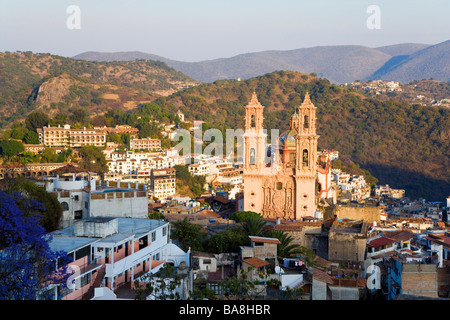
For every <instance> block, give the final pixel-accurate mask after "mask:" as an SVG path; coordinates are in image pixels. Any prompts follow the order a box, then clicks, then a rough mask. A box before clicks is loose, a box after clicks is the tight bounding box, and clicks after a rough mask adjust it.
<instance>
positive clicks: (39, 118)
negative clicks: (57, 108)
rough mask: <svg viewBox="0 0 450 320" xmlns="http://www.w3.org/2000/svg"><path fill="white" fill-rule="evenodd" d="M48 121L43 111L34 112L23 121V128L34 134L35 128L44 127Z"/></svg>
mask: <svg viewBox="0 0 450 320" xmlns="http://www.w3.org/2000/svg"><path fill="white" fill-rule="evenodd" d="M49 121H50V118H49V117H48V115H47V114H46V113H44V112H43V111H34V112H32V113H30V114H29V115H28V116H27V118H26V119H25V127H26V128H27V129H28V130H30V131H34V132H36V129H37V128H42V127H44V126H46V125H47V124H48V123H49Z"/></svg>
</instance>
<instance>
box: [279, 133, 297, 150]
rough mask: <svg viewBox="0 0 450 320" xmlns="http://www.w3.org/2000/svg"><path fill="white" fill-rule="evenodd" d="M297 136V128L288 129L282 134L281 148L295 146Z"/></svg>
mask: <svg viewBox="0 0 450 320" xmlns="http://www.w3.org/2000/svg"><path fill="white" fill-rule="evenodd" d="M296 136H297V130H292V129H290V130H287V131H285V132H283V133H282V134H281V135H280V147H281V148H283V147H284V148H289V147H291V148H295V137H296Z"/></svg>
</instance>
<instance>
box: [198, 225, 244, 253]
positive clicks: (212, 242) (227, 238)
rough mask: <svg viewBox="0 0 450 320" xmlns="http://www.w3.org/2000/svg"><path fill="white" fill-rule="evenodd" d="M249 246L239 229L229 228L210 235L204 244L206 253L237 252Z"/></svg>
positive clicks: (242, 231) (242, 230) (241, 230)
mask: <svg viewBox="0 0 450 320" xmlns="http://www.w3.org/2000/svg"><path fill="white" fill-rule="evenodd" d="M245 245H249V238H248V236H247V234H246V233H245V231H244V229H242V228H241V227H231V228H229V229H226V230H225V231H221V232H218V233H216V234H213V235H211V236H210V237H209V238H208V239H206V240H205V242H204V247H205V250H206V251H207V252H212V253H223V252H239V247H241V246H245Z"/></svg>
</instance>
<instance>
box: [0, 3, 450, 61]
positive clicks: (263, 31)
mask: <svg viewBox="0 0 450 320" xmlns="http://www.w3.org/2000/svg"><path fill="white" fill-rule="evenodd" d="M70 5H77V6H78V7H79V8H80V10H81V29H79V30H70V29H68V28H67V27H66V20H67V19H68V18H69V14H67V13H66V9H67V7H68V6H70ZM369 5H377V6H379V8H380V10H381V29H379V30H370V29H368V28H367V26H366V21H367V19H368V18H369V16H370V14H369V13H367V12H366V10H367V7H368V6H369ZM449 13H450V1H449V0H426V1H425V0H420V1H419V0H315V1H313V0H310V1H304V0H296V1H295V0H271V1H269V0H189V1H187V0H90V1H87V0H0V51H12V52H13V51H17V50H20V51H28V50H29V51H33V52H48V53H52V54H59V55H62V56H73V55H76V54H78V53H82V52H85V51H104V52H112V51H134V50H138V51H143V52H147V53H153V54H157V55H160V56H164V57H166V58H171V59H175V60H182V61H200V60H207V59H215V58H222V57H231V56H234V55H237V54H241V53H247V52H256V51H264V50H289V49H298V48H306V47H313V46H319V45H350V44H352V45H365V46H369V47H377V46H383V45H390V44H397V43H407V42H415V43H427V44H436V43H439V42H442V41H446V40H449V39H450V19H449V17H448V16H449Z"/></svg>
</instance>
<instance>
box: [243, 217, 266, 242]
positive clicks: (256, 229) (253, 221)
mask: <svg viewBox="0 0 450 320" xmlns="http://www.w3.org/2000/svg"><path fill="white" fill-rule="evenodd" d="M243 227H244V230H245V232H247V235H249V236H255V237H266V236H269V235H270V232H269V231H268V228H267V222H266V221H265V220H264V219H262V218H259V217H256V218H255V217H248V218H247V219H245V221H244V225H243Z"/></svg>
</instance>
